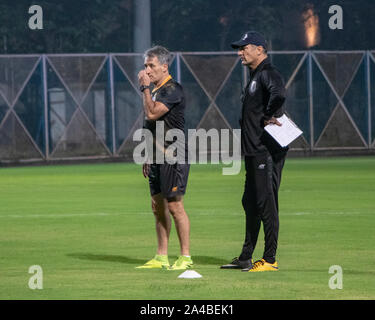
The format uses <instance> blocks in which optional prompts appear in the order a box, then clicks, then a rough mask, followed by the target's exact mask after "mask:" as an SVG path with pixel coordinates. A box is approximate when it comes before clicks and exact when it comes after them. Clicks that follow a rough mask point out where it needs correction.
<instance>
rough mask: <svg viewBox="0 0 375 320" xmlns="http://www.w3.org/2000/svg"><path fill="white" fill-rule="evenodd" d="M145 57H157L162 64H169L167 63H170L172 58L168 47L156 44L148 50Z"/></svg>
mask: <svg viewBox="0 0 375 320" xmlns="http://www.w3.org/2000/svg"><path fill="white" fill-rule="evenodd" d="M143 57H144V58H151V57H157V58H158V60H159V62H160V63H161V64H167V65H169V63H170V62H171V60H172V59H171V58H172V55H171V53H170V52H169V51H168V49H166V48H164V47H162V46H155V47H152V48H150V49H148V50H146V52H145V53H144V55H143Z"/></svg>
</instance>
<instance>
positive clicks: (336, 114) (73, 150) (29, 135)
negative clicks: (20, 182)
mask: <svg viewBox="0 0 375 320" xmlns="http://www.w3.org/2000/svg"><path fill="white" fill-rule="evenodd" d="M269 55H270V57H271V60H272V62H273V64H274V65H275V66H276V67H277V68H278V69H279V70H280V72H281V73H282V74H283V76H284V78H285V83H286V87H287V100H286V112H287V113H288V115H289V116H290V117H291V118H292V119H293V120H294V122H295V123H296V124H297V125H298V126H299V127H300V128H301V129H302V130H303V132H304V133H303V135H302V136H301V137H300V138H299V139H297V140H296V141H295V142H293V143H292V145H291V149H292V150H299V151H306V152H308V153H309V154H311V153H313V152H316V151H320V150H346V151H348V152H350V151H353V152H354V151H355V150H364V151H366V150H367V151H369V150H370V151H371V150H372V149H375V141H374V139H375V110H374V109H375V101H374V99H375V52H371V51H283V52H275V51H274V52H270V53H269ZM142 65H143V58H142V55H141V54H64V55H57V54H53V55H52V54H51V55H2V56H0V160H1V162H3V163H5V162H19V161H52V160H69V159H77V160H78V159H93V158H98V159H99V158H109V159H110V158H119V157H124V158H126V159H131V155H132V150H133V147H134V145H135V144H134V142H133V139H132V136H133V133H134V131H135V130H136V129H138V128H141V127H142V124H143V113H142V110H143V108H142V99H141V93H140V92H139V90H138V84H137V73H138V70H140V69H141V68H142ZM170 71H171V74H172V76H173V77H174V78H175V79H176V80H177V81H178V82H180V83H181V84H182V85H183V87H184V91H185V94H186V105H187V109H186V115H185V116H186V127H187V128H188V129H190V128H205V129H209V128H217V129H224V128H225V129H227V128H229V129H235V128H239V123H238V120H239V116H240V113H241V103H240V98H239V97H240V94H241V89H242V87H243V86H244V85H245V84H246V81H247V77H248V74H247V70H246V69H245V68H243V67H242V66H241V62H240V60H239V58H238V56H237V55H236V53H235V52H175V53H174V54H173V61H172V63H171V66H170Z"/></svg>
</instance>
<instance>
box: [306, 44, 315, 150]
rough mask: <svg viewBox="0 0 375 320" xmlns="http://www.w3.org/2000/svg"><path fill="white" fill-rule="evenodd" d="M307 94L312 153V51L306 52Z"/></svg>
mask: <svg viewBox="0 0 375 320" xmlns="http://www.w3.org/2000/svg"><path fill="white" fill-rule="evenodd" d="M308 55H309V56H308V69H307V76H308V92H309V110H310V149H311V151H314V100H313V76H312V51H309V52H308Z"/></svg>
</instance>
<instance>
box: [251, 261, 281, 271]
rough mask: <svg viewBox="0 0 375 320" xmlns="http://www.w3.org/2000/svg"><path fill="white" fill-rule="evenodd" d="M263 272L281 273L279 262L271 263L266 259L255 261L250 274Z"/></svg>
mask: <svg viewBox="0 0 375 320" xmlns="http://www.w3.org/2000/svg"><path fill="white" fill-rule="evenodd" d="M262 271H279V267H278V265H277V262H276V261H275V263H269V262H267V261H266V260H264V259H261V260H258V261H255V263H254V264H253V267H252V268H251V269H250V270H249V271H248V272H262Z"/></svg>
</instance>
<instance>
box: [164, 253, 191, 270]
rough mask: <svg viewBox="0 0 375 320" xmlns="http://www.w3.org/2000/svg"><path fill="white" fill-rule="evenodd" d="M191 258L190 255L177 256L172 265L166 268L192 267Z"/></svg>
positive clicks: (182, 268)
mask: <svg viewBox="0 0 375 320" xmlns="http://www.w3.org/2000/svg"><path fill="white" fill-rule="evenodd" d="M193 265H194V264H193V260H191V258H190V257H185V256H179V257H178V259H177V260H176V261H175V263H174V264H173V266H172V267H170V268H168V270H186V269H191V268H192V267H193Z"/></svg>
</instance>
